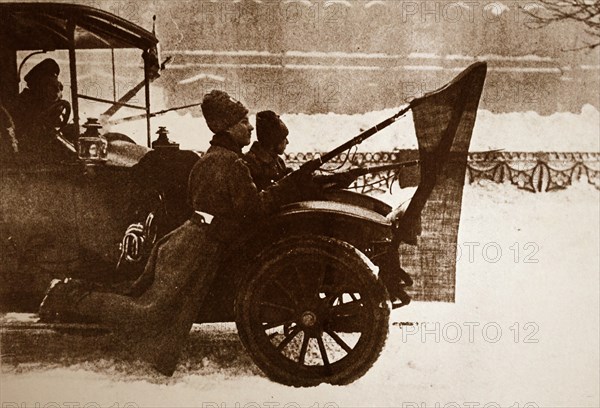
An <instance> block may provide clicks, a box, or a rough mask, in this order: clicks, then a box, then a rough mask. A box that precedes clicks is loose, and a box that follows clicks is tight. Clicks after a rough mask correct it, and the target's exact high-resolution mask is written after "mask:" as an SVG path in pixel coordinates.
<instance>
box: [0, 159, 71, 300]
mask: <svg viewBox="0 0 600 408" xmlns="http://www.w3.org/2000/svg"><path fill="white" fill-rule="evenodd" d="M0 167H1V173H0V197H1V200H0V299H1V303H2V308H3V309H4V308H5V307H8V308H10V310H12V311H15V310H21V309H23V308H26V309H30V308H31V307H34V306H36V305H37V304H39V301H40V300H41V297H42V296H43V293H44V291H45V289H46V287H47V286H48V283H49V282H50V280H51V279H52V278H55V277H65V276H68V275H70V274H71V273H72V272H73V271H74V270H76V269H77V268H78V264H79V261H80V260H79V250H78V249H79V234H78V226H77V217H76V214H75V210H76V209H75V200H74V197H75V194H74V186H75V184H76V178H77V168H78V163H76V162H75V161H64V162H55V163H41V162H37V161H29V160H3V162H2V163H0Z"/></svg>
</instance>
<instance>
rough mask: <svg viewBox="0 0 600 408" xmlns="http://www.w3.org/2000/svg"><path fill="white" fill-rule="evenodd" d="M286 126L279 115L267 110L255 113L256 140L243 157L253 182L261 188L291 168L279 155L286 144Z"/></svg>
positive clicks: (287, 132) (282, 175) (279, 177)
mask: <svg viewBox="0 0 600 408" xmlns="http://www.w3.org/2000/svg"><path fill="white" fill-rule="evenodd" d="M288 134H289V131H288V128H287V126H286V125H285V123H283V121H282V120H281V118H280V117H279V115H277V114H276V113H275V112H273V111H270V110H267V111H262V112H258V113H257V114H256V138H257V139H258V140H257V141H256V142H254V143H253V144H252V147H251V148H250V151H249V152H248V153H246V155H245V156H244V159H245V160H246V163H247V164H248V167H249V168H250V173H251V174H252V178H253V179H254V183H255V184H256V187H258V189H259V190H262V189H264V188H266V187H268V186H270V185H271V184H273V183H274V182H276V181H278V180H280V179H282V178H283V177H284V176H285V175H286V174H288V173H289V172H290V171H291V169H289V168H287V167H286V166H285V162H284V161H283V159H282V158H281V157H280V155H282V154H283V153H284V152H285V148H286V146H287V145H288V143H289V142H288V139H287V136H288Z"/></svg>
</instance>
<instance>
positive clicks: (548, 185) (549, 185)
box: [286, 150, 600, 193]
mask: <svg viewBox="0 0 600 408" xmlns="http://www.w3.org/2000/svg"><path fill="white" fill-rule="evenodd" d="M316 156H317V153H291V154H287V155H286V162H287V163H289V165H291V166H292V167H297V166H298V165H300V164H301V163H303V162H305V161H307V160H310V159H312V158H314V157H316ZM415 159H418V151H417V150H396V151H392V152H373V153H372V152H368V153H354V154H353V153H349V154H342V155H340V156H338V157H337V158H335V159H334V160H332V162H330V164H329V166H330V167H329V169H330V170H333V169H335V170H337V171H341V170H343V169H345V168H347V167H350V166H352V167H368V166H376V165H382V164H389V163H399V162H405V161H411V160H415ZM581 179H587V181H588V183H589V184H591V185H593V186H595V187H596V188H597V189H598V190H600V153H597V152H594V153H586V152H568V153H557V152H504V151H502V152H473V153H469V157H468V162H467V174H466V182H467V183H469V184H473V183H477V182H479V181H481V180H489V181H492V182H496V183H510V184H512V185H515V186H517V187H518V188H520V189H523V190H528V191H531V192H534V193H535V192H548V191H554V190H561V189H565V188H567V187H568V186H570V185H571V184H572V183H573V182H575V181H579V180H581ZM418 180H419V176H418V168H417V167H408V168H402V169H394V170H386V171H383V172H380V173H376V174H367V175H364V176H361V177H359V178H358V179H357V180H356V181H355V182H354V183H353V184H352V185H351V186H350V188H352V189H355V190H357V191H360V192H362V193H370V192H377V191H380V192H385V191H388V190H390V189H393V188H394V186H395V185H396V184H398V186H399V187H409V186H415V185H416V184H417V183H418Z"/></svg>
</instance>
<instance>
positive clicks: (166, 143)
mask: <svg viewBox="0 0 600 408" xmlns="http://www.w3.org/2000/svg"><path fill="white" fill-rule="evenodd" d="M156 134H157V135H158V137H157V138H156V140H155V141H154V142H152V148H153V149H161V150H162V149H170V150H173V149H175V150H177V149H179V143H175V142H173V141H171V140H169V136H168V135H169V131H168V130H167V127H166V126H159V127H158V131H157V132H156Z"/></svg>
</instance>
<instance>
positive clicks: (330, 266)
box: [236, 236, 390, 386]
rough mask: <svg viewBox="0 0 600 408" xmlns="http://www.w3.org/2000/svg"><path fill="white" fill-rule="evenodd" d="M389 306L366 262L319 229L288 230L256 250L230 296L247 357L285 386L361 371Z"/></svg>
mask: <svg viewBox="0 0 600 408" xmlns="http://www.w3.org/2000/svg"><path fill="white" fill-rule="evenodd" d="M389 313H390V302H389V296H388V294H387V292H386V290H385V288H384V286H383V285H382V284H381V283H380V282H379V281H378V280H377V277H376V276H375V274H374V266H373V265H372V263H371V262H370V261H369V260H368V259H367V258H366V257H365V256H364V255H363V254H362V253H360V252H359V251H358V250H356V249H355V248H354V247H352V246H351V245H349V244H347V243H345V242H343V241H339V240H335V239H332V238H326V237H320V236H301V237H293V238H289V239H286V240H283V241H281V242H279V243H278V244H276V245H275V246H274V247H271V248H270V249H269V250H267V251H266V252H265V253H263V254H261V256H259V258H258V264H257V266H256V268H255V270H254V271H251V272H250V274H249V276H248V278H247V280H246V281H245V282H244V284H243V285H242V287H241V288H240V289H239V292H238V296H237V299H236V324H237V327H238V332H239V335H240V338H241V340H242V343H243V344H244V345H245V347H246V349H247V350H248V351H249V353H250V354H251V356H252V358H253V360H254V361H255V363H256V364H257V365H258V366H259V367H260V368H261V369H262V370H263V371H264V372H265V374H267V376H269V377H270V378H271V379H272V380H274V381H277V382H280V383H283V384H287V385H293V386H314V385H318V384H320V383H322V382H328V383H331V384H348V383H350V382H352V381H354V380H356V379H357V378H359V377H361V376H362V375H364V374H365V373H366V372H367V370H368V369H369V368H370V367H371V366H372V365H373V363H374V362H375V361H376V360H377V358H378V357H379V354H380V353H381V350H382V349H383V346H384V344H385V341H386V338H387V333H388V320H389Z"/></svg>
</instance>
